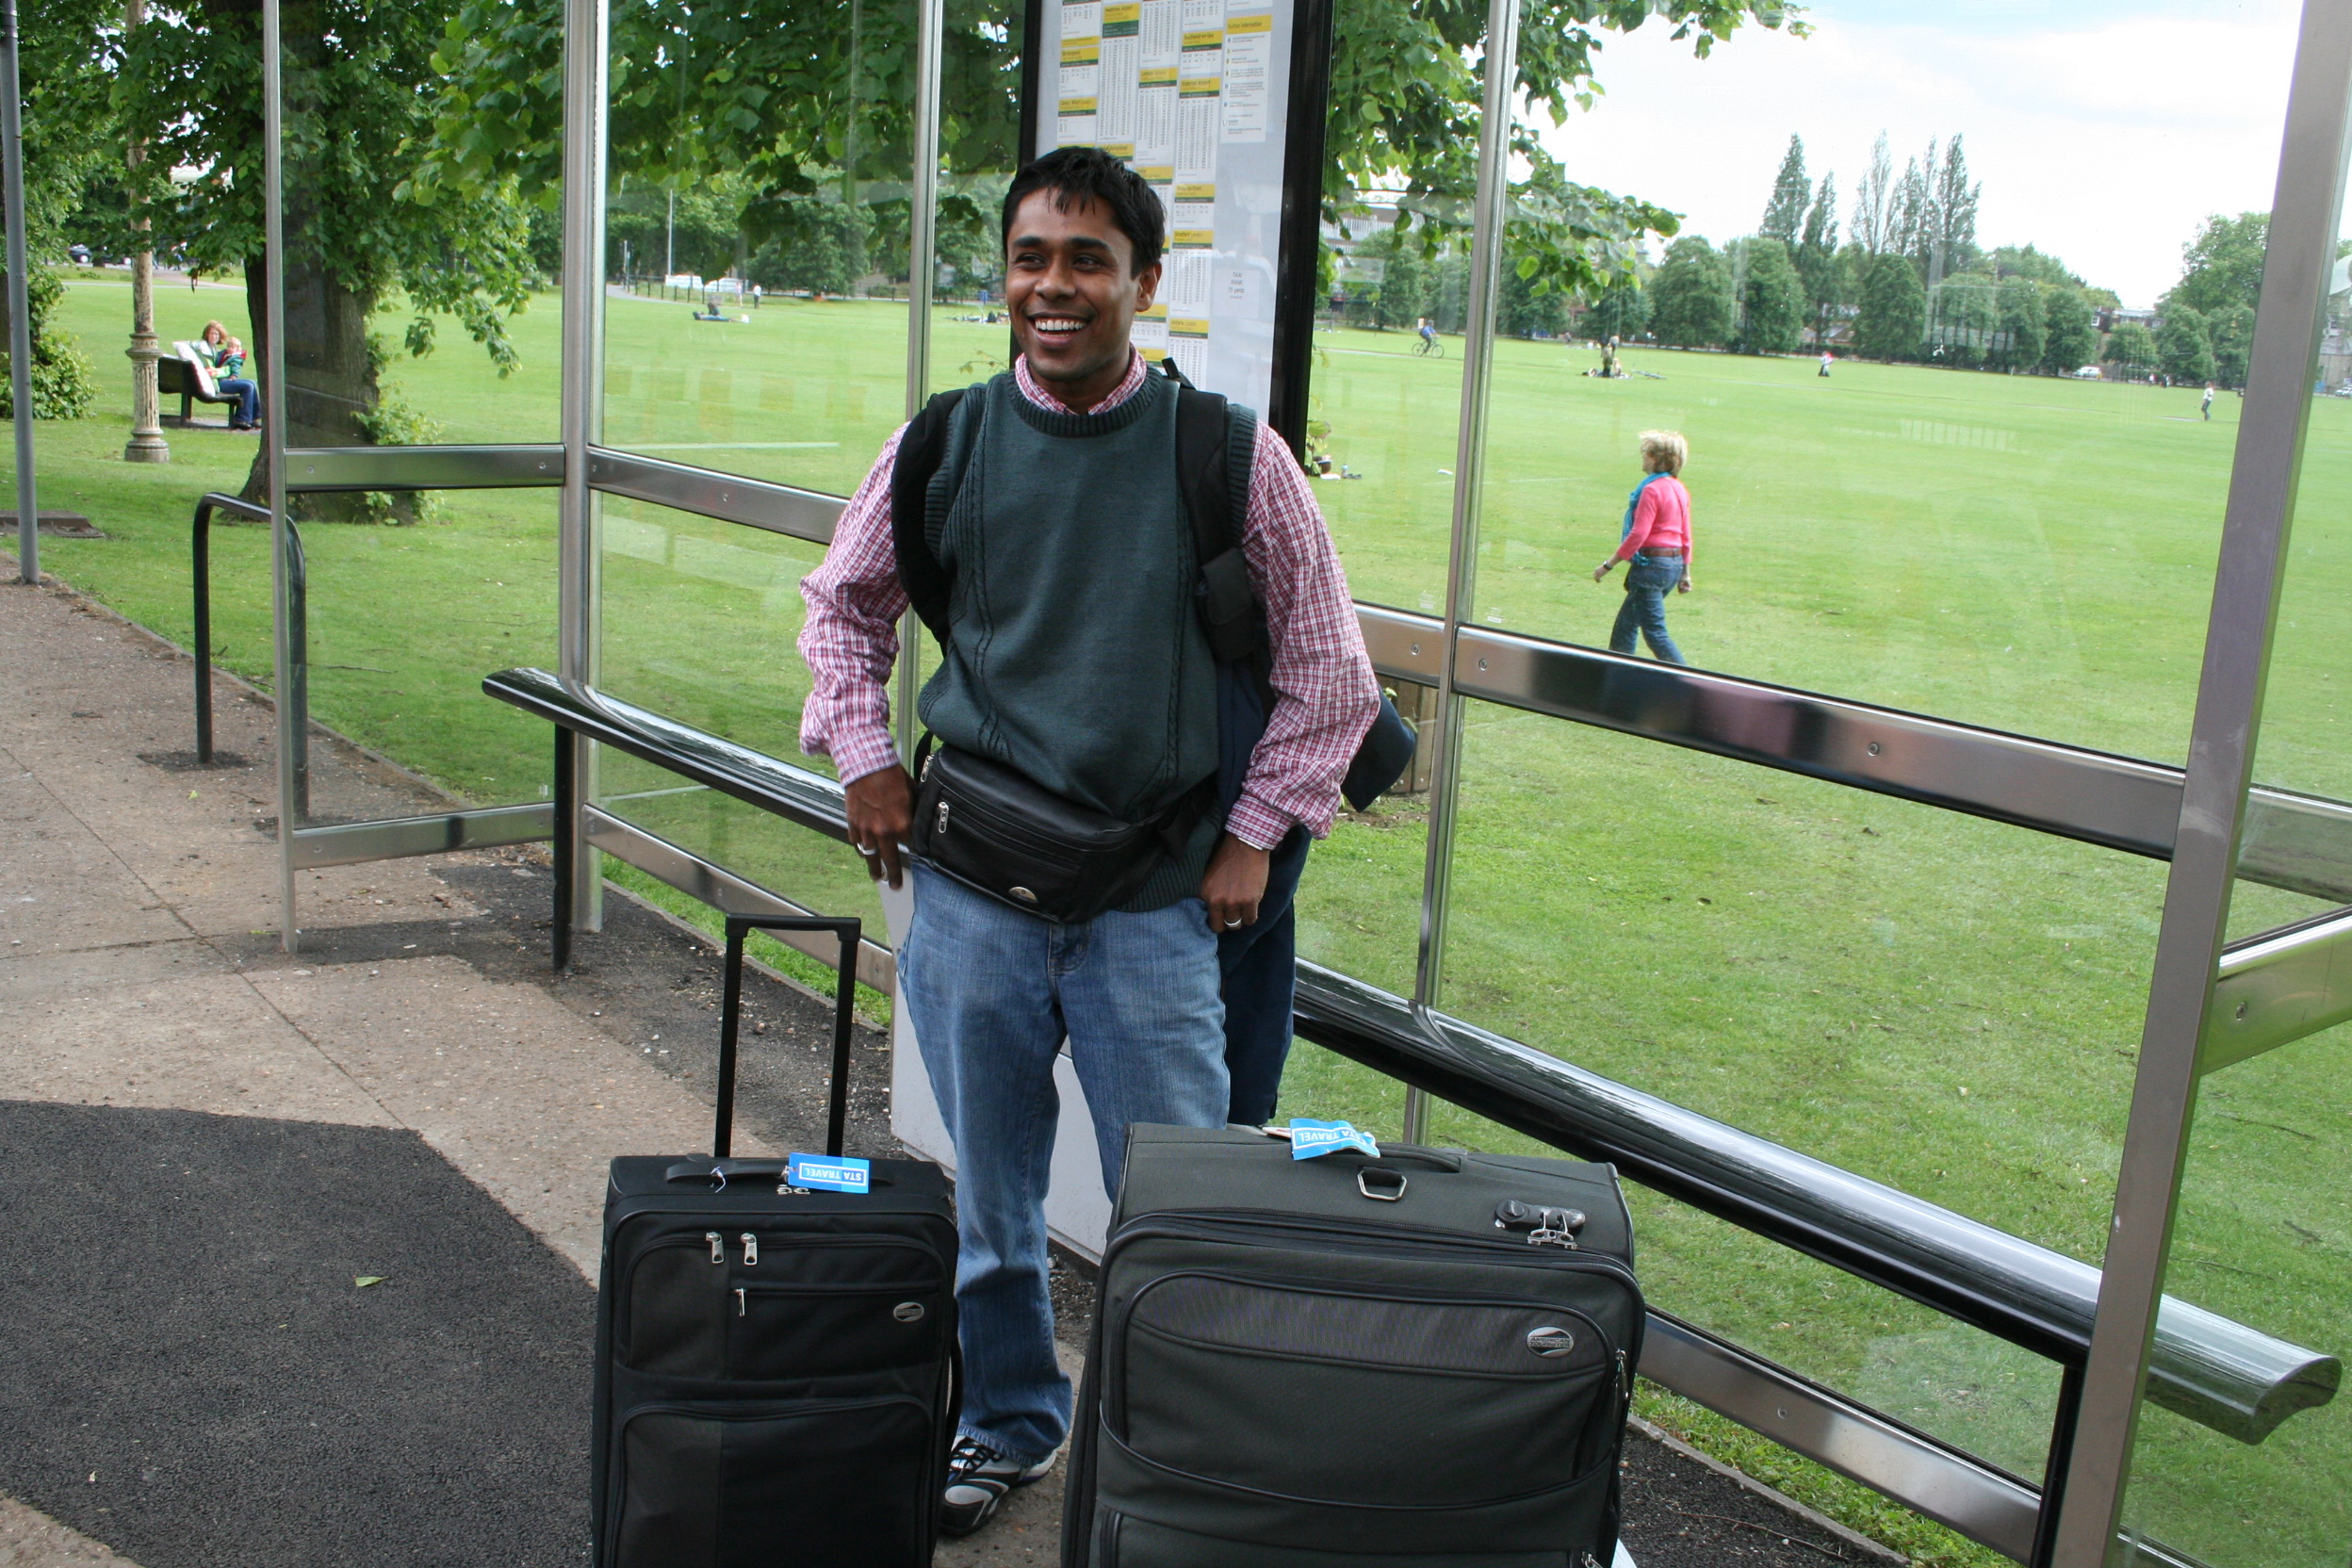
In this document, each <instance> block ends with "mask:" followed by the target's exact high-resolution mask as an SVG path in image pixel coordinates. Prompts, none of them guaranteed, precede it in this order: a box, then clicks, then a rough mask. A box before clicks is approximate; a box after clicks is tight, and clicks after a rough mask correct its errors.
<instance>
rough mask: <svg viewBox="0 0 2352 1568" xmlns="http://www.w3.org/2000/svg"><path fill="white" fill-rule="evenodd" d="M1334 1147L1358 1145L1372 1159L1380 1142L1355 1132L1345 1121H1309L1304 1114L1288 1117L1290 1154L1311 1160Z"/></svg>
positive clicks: (1355, 1146)
mask: <svg viewBox="0 0 2352 1568" xmlns="http://www.w3.org/2000/svg"><path fill="white" fill-rule="evenodd" d="M1335 1149H1360V1150H1362V1151H1364V1152H1365V1153H1367V1154H1369V1155H1371V1156H1372V1157H1373V1158H1374V1159H1376V1160H1377V1159H1379V1158H1380V1145H1379V1144H1377V1143H1374V1142H1373V1141H1372V1135H1371V1134H1369V1133H1364V1132H1359V1131H1358V1130H1357V1129H1356V1128H1355V1127H1354V1126H1353V1125H1351V1124H1350V1123H1348V1122H1345V1121H1309V1120H1308V1119H1306V1118H1304V1117H1292V1118H1291V1119H1290V1157H1291V1158H1292V1159H1294V1160H1311V1159H1314V1158H1315V1156H1316V1155H1318V1154H1328V1153H1330V1152H1332V1151H1333V1150H1335Z"/></svg>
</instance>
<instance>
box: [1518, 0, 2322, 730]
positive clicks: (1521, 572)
mask: <svg viewBox="0 0 2352 1568" xmlns="http://www.w3.org/2000/svg"><path fill="white" fill-rule="evenodd" d="M2295 18H2296V8H2294V7H2292V6H2287V5H2284V4H2278V3H2273V0H2248V3H2244V4H2236V5H2225V6H2220V7H2216V8H2213V9H2212V10H2210V11H2208V12H2201V13H2200V17H2199V20H2198V22H2197V24H2191V23H2190V22H2188V21H2187V20H2186V19H2184V18H2179V17H2177V16H2176V15H2175V13H2174V12H2173V10H2172V9H2171V8H2169V7H2166V6H2162V5H2158V4H2155V3H2152V0H2143V3H2141V4H2137V5H2133V4H2124V5H2120V6H2107V7H2101V8H2098V10H2097V12H2096V15H2085V14H2084V13H2082V12H2081V11H2080V10H2079V9H2069V8H2036V7H2022V8H2020V7H2014V6H1995V5H1990V4H1963V5H1959V6H1956V7H1955V6H1951V5H1927V4H1919V3H1909V4H1892V5H1867V6H1865V5H1856V4H1839V3H1836V0H1830V3H1825V4H1822V5H1820V6H1815V7H1810V8H1807V10H1806V12H1805V17H1804V19H1803V20H1804V22H1805V24H1807V25H1808V26H1809V28H1810V31H1809V34H1808V35H1807V36H1804V37H1795V36H1791V35H1790V34H1789V33H1787V32H1785V31H1784V32H1780V33H1764V32H1760V31H1758V32H1752V33H1751V32H1743V33H1741V34H1740V35H1738V36H1737V37H1735V38H1734V39H1733V40H1731V41H1729V42H1727V43H1726V44H1725V45H1724V46H1723V47H1722V48H1720V49H1717V50H1715V51H1714V52H1712V53H1711V54H1710V55H1709V56H1708V57H1705V58H1698V57H1694V54H1693V51H1692V48H1691V43H1690V42H1689V41H1682V42H1675V41H1674V40H1672V39H1670V38H1668V37H1667V36H1665V31H1664V30H1663V29H1644V30H1642V31H1641V32H1637V33H1635V34H1632V35H1630V36H1628V37H1626V38H1625V39H1623V40H1617V41H1611V42H1610V44H1609V49H1608V51H1607V53H1606V54H1605V55H1604V56H1602V57H1600V59H1599V62H1598V65H1597V67H1596V69H1597V72H1598V74H1599V76H1600V78H1601V80H1602V83H1603V85H1604V86H1606V87H1607V89H1608V91H1607V93H1606V95H1605V96H1600V97H1597V98H1596V99H1594V100H1593V103H1592V105H1591V106H1590V108H1589V110H1583V111H1579V112H1576V113H1575V114H1574V115H1572V117H1571V118H1570V120H1569V121H1568V122H1567V123H1566V124H1565V125H1563V126H1561V127H1560V128H1559V129H1558V130H1556V131H1554V130H1546V131H1545V132H1544V135H1543V138H1542V139H1543V142H1544V146H1545V147H1546V148H1547V149H1549V150H1550V152H1551V153H1552V154H1553V155H1556V156H1557V157H1558V158H1559V159H1560V164H1561V167H1562V169H1563V171H1564V172H1565V175H1566V176H1567V177H1569V178H1572V179H1574V180H1577V181H1589V182H1592V183H1594V184H1597V185H1600V186H1603V187H1607V188H1611V189H1619V190H1628V189H1629V190H1636V191H1638V192H1639V193H1640V194H1641V195H1642V197H1644V198H1647V199H1648V200H1650V201H1653V202H1656V203H1658V204H1660V205H1662V206H1664V207H1666V208H1670V209H1672V211H1673V212H1674V213H1676V214H1679V215H1680V230H1679V232H1678V233H1674V234H1673V235H1672V237H1670V238H1664V239H1657V238H1654V239H1652V240H1651V241H1649V243H1648V248H1647V250H1646V253H1645V254H1644V256H1643V258H1642V262H1641V264H1640V266H1639V268H1638V269H1637V276H1636V277H1635V278H1633V279H1631V280H1624V281H1616V280H1610V279H1609V278H1606V277H1604V278H1600V279H1596V280H1594V281H1593V283H1591V284H1589V285H1586V286H1582V287H1580V288H1579V290H1578V292H1577V293H1576V296H1575V298H1574V299H1573V301H1572V302H1568V303H1567V304H1565V305H1562V304H1561V303H1560V302H1557V301H1555V302H1552V303H1551V304H1549V305H1546V303H1545V302H1544V300H1543V299H1542V298H1540V297H1528V298H1525V299H1517V298H1515V296H1514V292H1513V291H1512V290H1509V289H1507V290H1506V295H1505V301H1504V303H1505V322H1504V330H1505V333H1506V337H1505V339H1504V341H1502V342H1501V343H1500V344H1498V351H1497V354H1496V357H1495V384H1494V397H1493V402H1492V407H1491V410H1490V414H1489V419H1488V444H1487V450H1486V457H1485V473H1486V476H1487V484H1486V488H1485V505H1484V509H1483V517H1482V523H1481V532H1480V539H1481V549H1480V560H1479V575H1478V611H1477V618H1478V620H1479V621H1481V622H1483V623H1488V624H1493V625H1498V626H1505V627H1509V628H1511V629H1518V630H1525V631H1528V632H1532V633H1536V634H1539V635H1542V636H1545V637H1554V638H1560V639H1563V640H1566V641H1569V642H1574V643H1578V644H1583V645H1589V646H1606V645H1607V642H1608V638H1609V628H1610V624H1611V621H1612V618H1613V616H1614V613H1615V611H1616V609H1617V603H1618V601H1619V599H1620V598H1621V596H1622V590H1623V587H1624V581H1625V573H1624V572H1623V571H1622V570H1621V571H1620V572H1619V573H1618V574H1616V575H1615V576H1614V577H1612V578H1611V579H1610V580H1609V581H1608V583H1607V584H1606V585H1605V586H1601V587H1596V586H1595V585H1594V584H1593V581H1592V580H1591V572H1592V569H1593V566H1594V565H1595V564H1597V563H1598V562H1599V561H1600V560H1601V559H1602V558H1603V556H1604V555H1606V554H1607V553H1608V552H1609V550H1610V549H1611V548H1613V547H1614V546H1615V545H1616V543H1617V540H1618V537H1619V533H1620V529H1621V526H1622V519H1623V516H1624V513H1625V504H1626V493H1627V491H1628V490H1630V489H1631V488H1632V486H1633V483H1634V482H1635V480H1637V479H1638V478H1639V477H1640V470H1639V466H1638V457H1637V449H1636V439H1637V437H1638V435H1639V434H1640V433H1641V432H1642V431H1643V430H1647V429H1651V428H1667V429H1674V430H1680V431H1682V432H1684V433H1686V434H1687V436H1688V437H1689V440H1690V445H1691V458H1690V463H1689V466H1688V468H1687V469H1686V471H1685V473H1684V476H1683V477H1684V479H1685V481H1686V482H1687V483H1688V485H1689V487H1690V490H1691V496H1692V498H1693V506H1694V518H1693V521H1694V529H1695V541H1694V543H1695V553H1694V556H1693V558H1692V563H1691V564H1692V572H1691V577H1692V580H1693V582H1694V591H1693V592H1691V593H1690V594H1688V595H1680V596H1674V598H1673V599H1672V601H1671V602H1670V605H1669V620H1670V623H1671V624H1672V625H1673V626H1674V634H1675V637H1676V639H1677V641H1678V642H1679V643H1680V644H1681V646H1682V651H1683V652H1684V654H1685V655H1686V656H1687V657H1688V658H1689V659H1690V660H1691V662H1693V663H1694V664H1697V665H1699V666H1701V667H1703V668H1707V669H1712V670H1720V671H1725V672H1729V673H1733V674H1738V675H1745V676H1753V677H1756V678H1760V679H1765V680H1771V681H1774V682H1779V683H1782V684H1787V685H1792V686H1797V687H1801V688H1805V689H1809V690H1815V691H1824V692H1830V693H1834V694H1839V695H1845V696H1854V697H1859V698H1863V699H1865V700H1868V701H1871V702H1875V703H1882V704H1885V705H1887V706H1891V707H1896V708H1902V709H1907V710H1911V711H1922V712H1930V713H1935V714H1937V715H1939V716H1943V717H1947V718H1952V719H1957V720H1960V721H1963V722H1967V723H1972V724H1980V725H1985V726H1990V727H1998V728H2003V729H2009V730H2016V731H2022V732H2026V733H2031V734H2037V735H2047V736H2050V737H2052V738H2055V739H2059V740H2063V741H2067V742H2072V743H2082V744H2086V745H2090V746H2095V747H2098V748H2100V749H2104V750H2113V751H2121V752H2127V753H2130V754H2132V755H2136V756H2143V757H2148V758H2153V759H2156V760H2163V761H2178V760H2180V758H2181V757H2182V756H2183V755H2184V754H2185V750H2186V743H2187V734H2188V723H2189V714H2190V709H2191V706H2192V703H2193V700H2194V695H2195V688H2196V678H2197V662H2198V658H2199V654H2200V650H2201V639H2202V636H2203V629H2204V613H2205V610H2206V608H2207V604H2208V600H2209V597H2210V591H2211V586H2212V569H2213V550H2214V547H2215V545H2216V542H2217V540H2218V536H2219V525H2220V521H2221V515H2222V504H2223V498H2224V493H2225V489H2226V485H2227V481H2228V474H2229V462H2230V455H2231V449H2232V445H2233V440H2234V434H2235V429H2236V420H2237V417H2238V411H2239V406H2240V404H2239V399H2238V397H2237V392H2236V389H2237V387H2238V386H2240V385H2241V384H2243V380H2244V376H2245V364H2246V350H2247V345H2248V344H2249V342H2250V339H2251V333H2252V297H2251V294H2250V292H2249V291H2248V287H2247V285H2248V284H2249V283H2250V282H2251V280H2253V279H2254V278H2256V277H2258V275H2259V271H2260V259H2261V245H2260V239H2259V234H2258V235H2257V236H2256V237H2255V238H2254V240H2253V243H2252V245H2251V247H2250V251H2249V248H2248V246H2247V245H2246V236H2245V234H2244V227H2245V222H2246V220H2245V219H2242V218H2241V217H2240V215H2241V214H2247V213H2251V214H2252V215H2253V216H2252V221H2253V223H2254V224H2255V225H2256V226H2257V228H2258V229H2259V225H2260V222H2261V217H2260V213H2261V211H2262V209H2266V208H2267V205H2268V202H2269V198H2270V188H2271V180H2272V176H2273V173H2274V172H2275V169H2276V164H2277V157H2278V145H2279V134H2280V115H2281V112H2282V107H2283V104H2284V96H2285V95H2284V91H2283V89H2284V86H2285V77H2286V71H2287V67H2288V64H2289V61H2290V59H2291V57H2292V53H2293V46H2294V37H2295V32H2294V29H2295ZM2118 49H2123V50H2129V51H2133V52H2136V55H2135V57H2138V56H2144V57H2147V58H2148V59H2150V60H2151V61H2153V60H2159V59H2162V60H2169V61H2175V62H2177V63H2178V65H2179V66H2180V68H2181V69H2196V70H2198V71H2205V70H2210V69H2213V62H2214V61H2215V60H2216V59H2224V58H2226V59H2227V60H2228V61H2229V70H2230V72H2231V79H2232V80H2234V81H2237V82H2239V83H2240V84H2241V87H2242V90H2241V91H2239V92H2235V93H2232V94H2230V95H2229V102H2228V103H2220V102H2214V101H2210V100H2209V101H2207V102H2206V103H2204V104H2202V105H2201V106H2199V107H2198V108H2197V110H2196V111H2194V112H2193V113H2192V114H2190V115H2188V116H2187V117H2185V118H2184V117H2183V116H2182V115H2181V114H2180V113H2179V112H2178V109H2179V106H2178V105H2177V103H2176V102H2175V101H2174V99H2173V97H2172V95H2171V94H2169V93H2168V92H2167V91H2166V90H2164V87H2163V86H2162V85H2161V82H2162V79H2163V77H2164V75H2165V74H2167V69H2157V70H2151V71H2150V72H2148V73H2145V74H2143V75H2137V76H2132V75H2121V76H2119V75H2118V74H2117V73H2115V72H2114V71H2113V70H2112V69H2111V67H2112V64H2113V62H2114V60H2115V58H2116V57H2117V56H2116V53H2115V51H2116V50H2118ZM2192 61H2194V62H2196V63H2195V65H2194V66H2192V64H2191V62H2192ZM1996 62H1998V63H1996ZM1800 80H1801V81H1803V82H1804V83H1805V89H1804V90H1803V91H1800V92H1790V91H1789V90H1788V87H1789V83H1790V82H1792V81H1800ZM1882 130H1883V131H1884V133H1885V134H1883V135H1882V134H1881V133H1882ZM1735 145H1736V146H1739V147H1740V149H1741V153H1740V155H1739V156H1738V157H1736V158H1727V157H1725V156H1724V155H1723V151H1722V150H1723V148H1726V147H1730V146H1735ZM2092 167H2098V168H2100V169H2102V170H2105V171H2107V173H2105V174H2103V175H2102V176H2101V177H2100V178H2098V179H2085V178H2082V173H2081V172H2082V170H2084V169H2087V168H2092ZM2217 224H2218V228H2217V227H2216V225H2217ZM2184 249H2188V250H2190V252H2191V254H2190V255H2189V256H2188V258H2187V262H2186V265H2185V267H2184V262H2183V252H2184ZM2249 259H2250V263H2251V266H2250V269H2249V267H2248V265H2247V263H2248V261H2249ZM1611 336H1615V337H1617V338H1619V339H1620V340H1621V342H1622V345H1623V350H1622V351H1621V352H1619V353H1618V354H1616V355H1614V356H1610V355H1609V354H1607V353H1606V351H1605V350H1604V347H1603V344H1604V343H1605V341H1606V340H1607V339H1608V338H1609V337H1611ZM1823 351H1828V352H1829V353H1830V354H1831V355H1832V356H1833V357H1832V362H1831V364H1830V365H1829V366H1828V367H1827V373H1826V374H1824V373H1823V372H1824V368H1823V366H1822V363H1821V354H1822V352H1823ZM1611 357H1613V358H1614V360H1615V362H1616V368H1618V369H1619V370H1620V371H1621V373H1620V374H1618V375H1615V376H1606V375H1603V374H1601V373H1600V372H1601V371H1602V370H1603V369H1604V368H1605V364H1606V362H1607V361H1608V360H1609V359H1610V358H1611ZM2151 377H2152V378H2154V379H2155V380H2156V381H2157V382H2158V383H2161V384H2149V382H2150V378H2151ZM2209 381H2210V382H2212V383H2213V384H2215V386H2216V394H2215V397H2214V399H2213V403H2212V406H2211V410H2210V418H2209V417H2206V413H2205V410H2204V407H2203V404H2204V398H2203V389H2204V386H2205V384H2207V383H2208V382H2209Z"/></svg>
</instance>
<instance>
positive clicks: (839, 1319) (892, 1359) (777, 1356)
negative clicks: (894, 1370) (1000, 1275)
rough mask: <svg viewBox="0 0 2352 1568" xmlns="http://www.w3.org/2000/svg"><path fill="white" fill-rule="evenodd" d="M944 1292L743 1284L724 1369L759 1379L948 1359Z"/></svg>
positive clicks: (733, 1304) (735, 1298)
mask: <svg viewBox="0 0 2352 1568" xmlns="http://www.w3.org/2000/svg"><path fill="white" fill-rule="evenodd" d="M940 1295H941V1293H940V1292H939V1291H938V1290H936V1289H925V1288H918V1287H913V1286H907V1285H887V1286H880V1287H876V1286H873V1285H738V1286H736V1287H735V1290H734V1292H733V1295H732V1298H731V1299H730V1302H729V1306H728V1310H729V1311H731V1312H732V1313H733V1314H734V1315H733V1316H732V1317H731V1318H729V1319H728V1320H727V1376H728V1377H730V1378H736V1379H743V1380H754V1381H756V1380H763V1379H775V1378H804V1377H807V1376H809V1373H810V1372H811V1370H813V1369H818V1368H822V1369H823V1370H824V1371H825V1374H826V1375H827V1376H833V1375H838V1374H841V1373H858V1372H879V1371H884V1370H887V1369H889V1368H891V1367H901V1366H914V1365H919V1364H923V1363H924V1362H931V1361H940V1360H944V1359H945V1357H946V1347H945V1346H944V1345H943V1344H942V1343H941V1341H940V1334H939V1327H940V1324H941V1322H942V1321H943V1318H942V1306H941V1300H940Z"/></svg>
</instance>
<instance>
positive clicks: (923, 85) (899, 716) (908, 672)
mask: <svg viewBox="0 0 2352 1568" xmlns="http://www.w3.org/2000/svg"><path fill="white" fill-rule="evenodd" d="M946 29H947V7H946V4H945V0H915V139H914V148H913V155H914V178H913V179H912V180H911V181H910V182H909V183H908V186H907V201H908V203H909V206H908V208H907V418H909V419H912V418H913V417H915V416H916V414H917V413H919V412H921V410H922V408H923V401H924V400H926V399H927V398H928V397H929V396H930V395H931V298H932V293H933V290H934V288H935V287H936V286H937V285H938V282H939V113H940V110H941V108H942V107H943V106H942V105H941V103H940V102H939V96H940V91H941V88H940V81H941V77H942V73H941V70H940V57H941V55H942V54H943V53H944V52H945V50H946V47H947V41H946ZM895 684H896V686H897V692H896V694H894V697H893V699H892V718H893V719H894V720H895V723H894V725H893V728H894V729H895V730H896V732H897V737H898V754H899V756H900V757H902V758H904V759H905V760H907V762H908V764H909V765H911V764H912V763H913V761H914V757H915V742H916V738H917V737H916V733H915V731H916V729H917V727H918V726H917V724H916V722H915V698H916V697H917V696H918V695H919V694H921V692H922V690H923V622H922V621H921V620H920V619H919V618H917V616H916V614H915V613H914V612H913V611H911V610H909V611H908V612H907V613H906V614H904V615H901V616H900V617H899V618H898V673H897V680H896V682H895Z"/></svg>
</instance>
